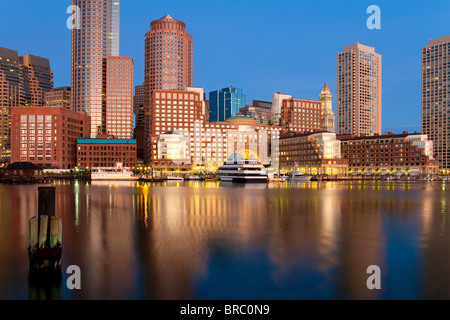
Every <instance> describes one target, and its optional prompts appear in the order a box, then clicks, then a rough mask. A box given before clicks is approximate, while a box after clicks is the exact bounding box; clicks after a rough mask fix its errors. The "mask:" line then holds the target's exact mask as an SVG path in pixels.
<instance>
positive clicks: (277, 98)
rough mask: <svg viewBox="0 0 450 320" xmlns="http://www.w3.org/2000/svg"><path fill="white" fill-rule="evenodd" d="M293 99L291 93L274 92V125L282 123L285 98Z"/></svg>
mask: <svg viewBox="0 0 450 320" xmlns="http://www.w3.org/2000/svg"><path fill="white" fill-rule="evenodd" d="M290 99H292V96H291V95H288V94H280V93H279V92H278V93H274V94H273V96H272V109H271V124H272V125H274V126H279V125H280V118H281V107H282V106H283V101H284V100H290Z"/></svg>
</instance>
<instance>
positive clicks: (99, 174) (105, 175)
mask: <svg viewBox="0 0 450 320" xmlns="http://www.w3.org/2000/svg"><path fill="white" fill-rule="evenodd" d="M137 179H138V178H137V177H136V176H135V175H134V174H133V171H131V169H130V168H126V167H124V166H123V164H122V163H117V164H116V166H115V167H97V168H92V172H91V180H93V181H105V180H107V181H110V180H112V181H133V180H137Z"/></svg>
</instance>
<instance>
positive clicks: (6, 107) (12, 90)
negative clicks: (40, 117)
mask: <svg viewBox="0 0 450 320" xmlns="http://www.w3.org/2000/svg"><path fill="white" fill-rule="evenodd" d="M52 88H53V73H52V72H51V70H50V63H49V61H48V60H47V59H44V58H41V57H36V56H32V55H25V56H23V57H19V55H18V53H17V51H14V50H10V49H6V48H1V47H0V163H5V162H9V160H10V158H11V143H10V141H11V109H12V108H14V107H31V106H32V107H42V106H43V105H44V95H45V93H46V92H48V91H50V90H51V89H52Z"/></svg>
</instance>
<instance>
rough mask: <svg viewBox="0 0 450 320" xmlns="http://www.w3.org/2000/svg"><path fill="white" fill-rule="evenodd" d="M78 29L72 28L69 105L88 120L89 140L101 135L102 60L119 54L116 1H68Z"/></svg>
mask: <svg viewBox="0 0 450 320" xmlns="http://www.w3.org/2000/svg"><path fill="white" fill-rule="evenodd" d="M72 5H73V6H77V7H78V8H79V9H80V18H81V21H79V22H80V28H76V27H74V28H73V29H72V44H71V55H72V58H71V59H72V72H71V87H72V105H73V107H74V110H75V111H79V112H86V113H88V115H89V116H90V117H91V137H92V138H95V137H96V136H97V135H99V134H102V133H103V129H104V126H103V123H104V120H103V119H104V110H103V96H102V95H103V77H104V75H103V60H104V59H105V58H106V57H108V56H112V55H119V52H118V51H119V46H118V43H119V40H120V35H119V23H120V22H119V21H118V19H119V18H120V1H118V0H72Z"/></svg>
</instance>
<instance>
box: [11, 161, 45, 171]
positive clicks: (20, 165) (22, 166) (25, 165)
mask: <svg viewBox="0 0 450 320" xmlns="http://www.w3.org/2000/svg"><path fill="white" fill-rule="evenodd" d="M6 170H42V168H41V167H39V166H37V165H35V164H34V163H31V162H14V163H12V164H10V165H9V166H8V167H7V168H6Z"/></svg>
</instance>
